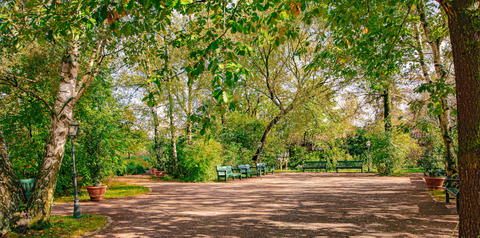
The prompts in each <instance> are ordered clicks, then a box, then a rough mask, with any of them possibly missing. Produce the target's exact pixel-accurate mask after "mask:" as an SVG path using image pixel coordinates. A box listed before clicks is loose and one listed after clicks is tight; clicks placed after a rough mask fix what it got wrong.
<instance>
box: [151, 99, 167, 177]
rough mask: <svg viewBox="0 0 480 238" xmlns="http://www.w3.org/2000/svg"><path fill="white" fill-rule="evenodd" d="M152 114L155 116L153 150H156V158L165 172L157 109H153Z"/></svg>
mask: <svg viewBox="0 0 480 238" xmlns="http://www.w3.org/2000/svg"><path fill="white" fill-rule="evenodd" d="M150 109H151V112H152V116H153V127H154V134H155V135H154V137H153V142H154V145H153V149H154V150H155V157H156V160H157V162H158V163H159V164H162V166H163V170H165V161H163V159H162V140H161V139H160V131H159V127H160V122H159V119H158V114H157V107H151V108H150Z"/></svg>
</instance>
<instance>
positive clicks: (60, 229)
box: [5, 214, 107, 238]
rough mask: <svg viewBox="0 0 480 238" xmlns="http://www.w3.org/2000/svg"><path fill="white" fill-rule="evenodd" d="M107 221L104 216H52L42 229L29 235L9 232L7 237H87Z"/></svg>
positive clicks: (30, 231) (30, 232)
mask: <svg viewBox="0 0 480 238" xmlns="http://www.w3.org/2000/svg"><path fill="white" fill-rule="evenodd" d="M106 222H107V220H106V219H105V217H104V216H98V215H93V214H83V215H82V217H81V218H78V219H75V218H73V217H72V216H51V217H50V224H48V225H44V226H43V227H41V228H36V229H30V230H28V231H27V234H18V233H15V232H9V233H7V234H6V236H5V237H7V238H17V237H78V236H85V235H88V233H91V232H93V231H95V230H97V229H99V228H101V227H103V226H105V224H106Z"/></svg>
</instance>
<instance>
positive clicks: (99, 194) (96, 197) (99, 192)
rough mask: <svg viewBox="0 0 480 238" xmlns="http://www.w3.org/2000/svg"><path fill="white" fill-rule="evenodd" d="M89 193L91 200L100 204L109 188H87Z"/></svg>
mask: <svg viewBox="0 0 480 238" xmlns="http://www.w3.org/2000/svg"><path fill="white" fill-rule="evenodd" d="M87 191H88V195H89V196H90V200H92V201H95V202H98V201H102V200H103V196H105V191H107V186H99V187H87Z"/></svg>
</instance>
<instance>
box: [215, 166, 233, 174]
mask: <svg viewBox="0 0 480 238" xmlns="http://www.w3.org/2000/svg"><path fill="white" fill-rule="evenodd" d="M217 173H218V174H219V175H226V174H230V173H233V170H232V166H231V165H228V166H217Z"/></svg>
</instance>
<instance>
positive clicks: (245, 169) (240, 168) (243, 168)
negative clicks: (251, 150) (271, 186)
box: [238, 164, 259, 178]
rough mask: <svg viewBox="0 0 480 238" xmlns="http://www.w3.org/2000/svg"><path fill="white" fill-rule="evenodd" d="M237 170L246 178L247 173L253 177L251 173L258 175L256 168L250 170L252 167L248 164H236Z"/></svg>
mask: <svg viewBox="0 0 480 238" xmlns="http://www.w3.org/2000/svg"><path fill="white" fill-rule="evenodd" d="M238 171H239V172H240V173H241V174H245V176H246V177H247V178H248V175H250V177H253V175H254V174H255V175H257V177H258V176H259V174H258V171H257V170H252V168H251V167H250V165H249V164H241V165H239V166H238Z"/></svg>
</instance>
